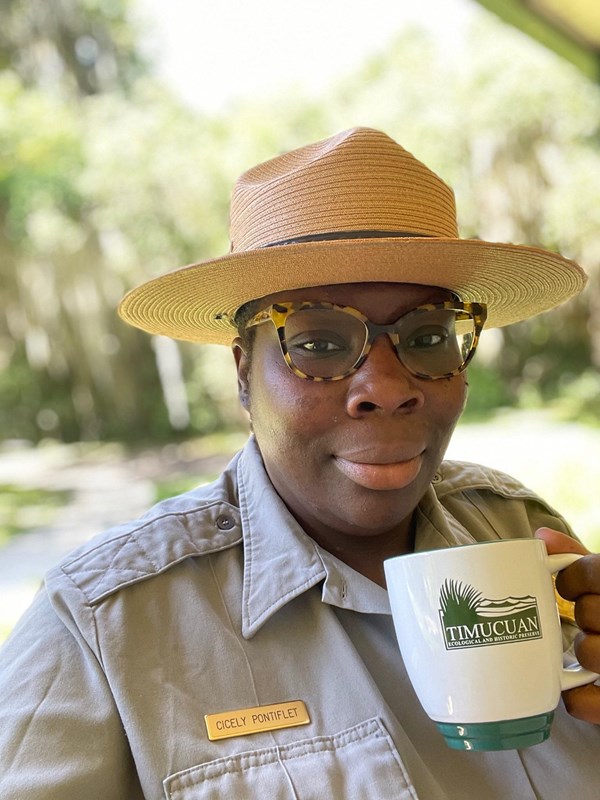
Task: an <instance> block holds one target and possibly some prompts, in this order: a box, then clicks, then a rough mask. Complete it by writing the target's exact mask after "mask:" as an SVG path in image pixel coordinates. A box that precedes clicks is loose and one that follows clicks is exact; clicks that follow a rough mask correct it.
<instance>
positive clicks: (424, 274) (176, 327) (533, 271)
mask: <svg viewBox="0 0 600 800" xmlns="http://www.w3.org/2000/svg"><path fill="white" fill-rule="evenodd" d="M586 280H587V278H586V275H585V272H584V271H583V270H582V269H581V267H580V266H579V265H578V264H576V263H575V262H573V261H570V260H569V259H566V258H563V257H562V256H559V255H556V254H554V253H551V252H548V251H546V250H541V249H538V248H535V247H528V246H525V245H513V244H505V243H491V242H484V241H481V240H479V239H429V238H422V237H419V238H414V237H407V238H382V239H352V240H341V241H326V242H306V243H303V244H290V245H282V246H278V247H267V248H264V249H260V250H250V251H246V252H240V253H231V254H229V255H227V256H222V257H221V258H216V259H212V260H209V261H204V262H201V263H199V264H191V265H190V266H187V267H181V268H179V269H177V270H174V271H172V272H169V273H166V274H165V275H161V276H159V277H157V278H154V279H152V280H149V281H147V282H146V283H144V284H142V285H141V286H138V287H137V288H135V289H133V290H132V291H130V292H129V293H128V294H127V295H126V296H125V297H124V298H123V300H122V302H121V304H120V306H119V314H120V315H121V317H122V318H123V319H124V320H125V321H126V322H128V323H129V324H131V325H134V326H135V327H138V328H141V329H142V330H144V331H147V332H148V333H153V334H160V335H163V336H169V337H171V338H173V339H183V340H188V341H195V342H203V343H207V344H226V345H229V344H230V343H231V342H232V340H233V338H234V337H235V336H236V329H235V326H234V324H233V318H234V315H235V312H236V311H237V310H238V308H239V307H240V306H242V305H243V304H244V303H247V302H249V301H250V300H254V299H257V298H260V297H264V296H266V295H269V294H275V293H276V292H282V291H285V290H288V289H289V290H292V289H300V288H303V287H309V286H324V285H328V284H337V283H357V282H359V283H369V282H394V283H416V284H423V285H426V286H441V287H443V288H446V289H450V290H451V291H453V292H455V293H456V294H457V295H458V296H459V297H460V298H461V300H465V301H478V302H483V303H486V304H487V306H488V319H487V323H486V327H487V328H494V327H501V326H504V325H509V324H511V323H514V322H519V321H521V320H523V319H527V318H528V317H532V316H534V315H536V314H539V313H541V312H543V311H548V310H549V309H551V308H554V307H555V306H558V305H560V304H561V303H563V302H565V301H566V300H568V299H569V298H570V297H572V296H574V295H575V294H577V293H578V292H580V291H581V290H582V289H583V287H584V286H585V283H586Z"/></svg>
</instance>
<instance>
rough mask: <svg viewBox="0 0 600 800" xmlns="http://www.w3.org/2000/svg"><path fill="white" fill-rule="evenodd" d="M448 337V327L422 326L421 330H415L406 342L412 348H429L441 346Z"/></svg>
mask: <svg viewBox="0 0 600 800" xmlns="http://www.w3.org/2000/svg"><path fill="white" fill-rule="evenodd" d="M448 338H449V332H448V331H447V330H446V328H442V327H437V326H436V327H435V328H429V329H427V328H422V329H421V330H418V331H415V332H414V333H413V334H412V335H411V337H410V338H409V339H408V341H407V342H406V344H407V346H408V347H411V348H415V349H421V350H428V349H430V348H432V347H439V346H440V345H443V344H445V343H446V342H447V341H448Z"/></svg>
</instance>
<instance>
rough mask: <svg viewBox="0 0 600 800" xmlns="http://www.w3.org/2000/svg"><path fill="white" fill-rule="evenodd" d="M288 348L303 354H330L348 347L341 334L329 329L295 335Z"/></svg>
mask: <svg viewBox="0 0 600 800" xmlns="http://www.w3.org/2000/svg"><path fill="white" fill-rule="evenodd" d="M288 349H289V350H290V351H293V352H294V353H297V354H298V355H303V356H316V357H319V356H321V357H322V356H330V355H335V354H336V353H340V352H342V351H344V350H347V349H348V344H347V342H345V341H344V340H343V339H342V338H341V337H340V336H339V335H337V334H335V333H333V332H329V331H310V332H305V333H303V334H301V335H298V336H295V337H294V338H293V339H292V341H291V342H288Z"/></svg>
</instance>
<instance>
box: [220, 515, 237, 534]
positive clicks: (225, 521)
mask: <svg viewBox="0 0 600 800" xmlns="http://www.w3.org/2000/svg"><path fill="white" fill-rule="evenodd" d="M234 527H235V521H234V519H233V517H230V516H229V514H221V515H220V516H218V517H217V528H218V529H219V530H221V531H230V530H231V529H232V528H234Z"/></svg>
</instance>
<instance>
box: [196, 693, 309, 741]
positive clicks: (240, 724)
mask: <svg viewBox="0 0 600 800" xmlns="http://www.w3.org/2000/svg"><path fill="white" fill-rule="evenodd" d="M204 721H205V722H206V732H207V733H208V738H209V739H210V740H211V742H214V741H215V740H216V739H229V738H231V737H232V736H248V734H250V733H260V732H261V731H275V730H278V729H279V728H295V727H296V726H297V725H307V724H308V723H309V722H310V717H309V716H308V711H307V710H306V706H305V705H304V703H303V702H302V700H292V701H291V702H289V703H274V704H273V705H270V706H254V707H253V708H240V709H239V710H237V711H221V712H220V713H219V714H205V716H204Z"/></svg>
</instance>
